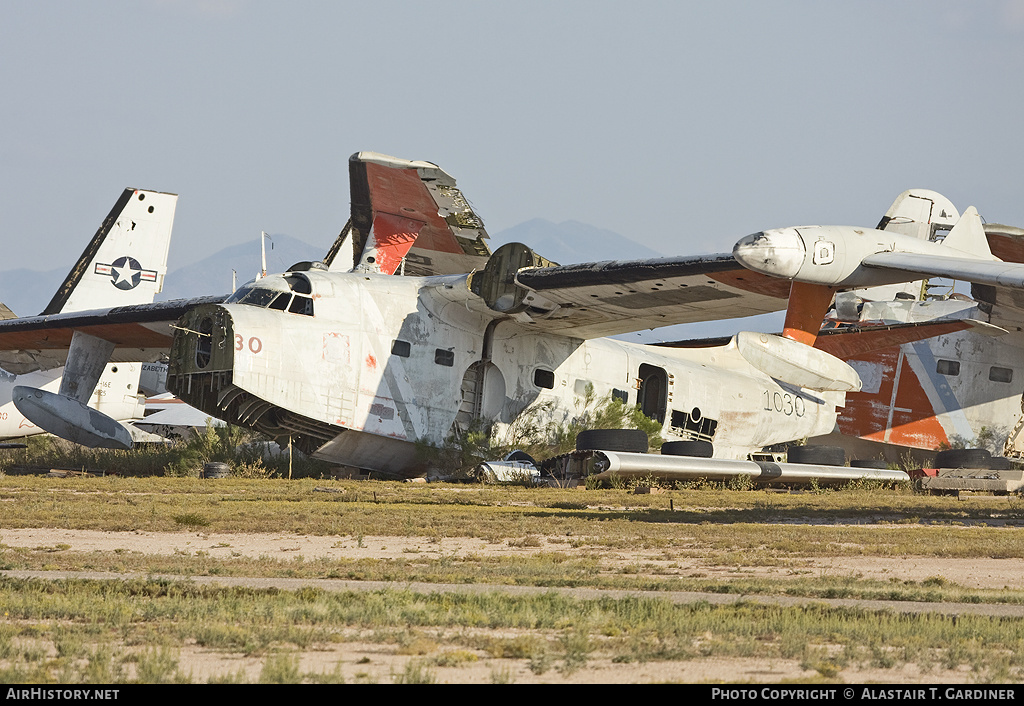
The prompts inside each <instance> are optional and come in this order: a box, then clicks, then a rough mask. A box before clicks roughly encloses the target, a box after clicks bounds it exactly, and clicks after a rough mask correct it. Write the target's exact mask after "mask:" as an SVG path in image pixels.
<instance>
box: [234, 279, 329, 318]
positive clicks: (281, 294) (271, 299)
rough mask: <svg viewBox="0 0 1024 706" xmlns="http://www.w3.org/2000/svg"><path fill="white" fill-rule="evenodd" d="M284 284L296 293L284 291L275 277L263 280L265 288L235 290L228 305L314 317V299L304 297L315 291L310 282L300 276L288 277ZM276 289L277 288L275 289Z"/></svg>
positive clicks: (247, 287) (245, 287)
mask: <svg viewBox="0 0 1024 706" xmlns="http://www.w3.org/2000/svg"><path fill="white" fill-rule="evenodd" d="M283 279H284V283H285V284H287V285H288V287H290V288H291V289H292V291H294V292H295V294H292V292H288V291H282V290H283V287H282V286H281V285H282V281H281V278H280V277H273V278H269V279H265V280H262V282H263V283H264V284H263V286H260V285H258V284H247V285H244V286H242V287H239V288H238V289H237V290H235V293H234V294H232V295H231V296H230V297H228V298H227V301H226V302H225V303H226V304H246V305H248V306H258V307H260V308H261V309H273V310H275V311H288V312H291V313H292V314H302V315H303V316H312V315H313V298H312V297H309V296H303V295H304V294H311V293H312V291H313V288H312V286H311V285H310V283H309V280H308V279H306V278H305V277H301V276H298V275H288V276H286V277H284V278H283ZM268 284H269V285H270V286H267V285H268ZM275 287H276V288H275Z"/></svg>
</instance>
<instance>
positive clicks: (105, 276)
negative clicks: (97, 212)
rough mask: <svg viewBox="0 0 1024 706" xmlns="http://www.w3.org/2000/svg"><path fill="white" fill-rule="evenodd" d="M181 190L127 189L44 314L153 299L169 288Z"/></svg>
mask: <svg viewBox="0 0 1024 706" xmlns="http://www.w3.org/2000/svg"><path fill="white" fill-rule="evenodd" d="M177 202H178V196H177V194H165V193H160V192H158V191H143V190H140V189H125V190H124V193H122V194H121V196H120V198H118V200H117V203H115V204H114V207H113V208H112V209H111V210H110V213H109V214H108V215H107V217H106V218H105V219H103V223H102V224H101V225H100V227H99V230H97V231H96V235H94V236H93V238H92V240H91V241H90V242H89V244H88V245H87V246H86V248H85V251H84V252H83V253H82V255H81V257H79V258H78V262H76V263H75V266H74V267H73V268H71V272H69V273H68V276H67V278H66V279H65V280H64V283H63V284H62V285H61V286H60V288H59V289H58V290H57V293H56V294H55V295H54V296H53V299H52V300H50V303H49V304H48V305H47V306H46V308H45V309H43V311H42V312H41V314H40V315H41V316H46V315H48V314H57V313H60V312H64V311H85V310H88V309H98V308H101V307H111V306H122V305H128V304H148V303H150V302H152V301H153V298H154V297H155V296H156V294H157V293H158V292H159V291H160V290H161V289H162V288H163V283H164V275H165V274H166V273H167V250H168V248H169V247H170V242H171V227H172V225H173V223H174V209H175V206H176V205H177Z"/></svg>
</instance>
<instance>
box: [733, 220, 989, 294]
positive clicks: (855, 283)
mask: <svg viewBox="0 0 1024 706" xmlns="http://www.w3.org/2000/svg"><path fill="white" fill-rule="evenodd" d="M882 252H903V253H915V254H920V255H944V256H947V257H949V256H951V255H955V256H958V257H968V258H976V257H977V255H976V254H972V253H965V252H962V251H959V250H953V249H952V248H950V247H947V246H944V245H942V244H940V243H936V242H931V241H928V240H921V239H919V238H914V237H911V236H908V235H903V234H901V233H894V232H890V231H884V230H875V229H873V228H857V227H854V226H795V227H792V228H778V229H775V230H766V231H762V232H760V233H754V234H752V235H748V236H747V237H745V238H743V239H742V240H740V241H739V242H738V243H736V245H735V246H734V247H733V250H732V254H733V257H735V258H736V260H737V261H738V262H739V263H740V264H742V265H743V266H744V267H747V268H748V269H751V270H754V271H755V272H761V273H763V274H766V275H771V276H773V277H781V278H784V279H789V280H796V281H797V282H806V283H808V284H824V285H827V286H830V287H874V286H878V285H884V284H895V283H897V282H904V281H911V280H914V279H920V275H916V274H909V275H908V273H906V272H902V271H899V270H889V269H879V268H872V267H865V266H864V265H863V264H861V263H862V261H863V260H864V258H866V257H868V256H869V255H874V254H876V253H882Z"/></svg>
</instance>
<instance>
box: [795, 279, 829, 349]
mask: <svg viewBox="0 0 1024 706" xmlns="http://www.w3.org/2000/svg"><path fill="white" fill-rule="evenodd" d="M835 293H836V291H835V290H834V289H832V288H831V287H823V286H822V285H820V284H805V283H804V282H793V284H792V285H791V286H790V289H789V306H788V307H787V308H786V320H785V323H784V324H783V325H782V335H783V336H784V337H785V338H788V339H792V340H794V341H798V342H800V343H803V344H805V345H808V346H813V345H814V341H815V340H816V339H817V338H818V331H819V330H820V329H821V321H822V319H824V318H825V314H826V313H828V308H829V306H830V305H831V304H832V298H833V297H834V296H835Z"/></svg>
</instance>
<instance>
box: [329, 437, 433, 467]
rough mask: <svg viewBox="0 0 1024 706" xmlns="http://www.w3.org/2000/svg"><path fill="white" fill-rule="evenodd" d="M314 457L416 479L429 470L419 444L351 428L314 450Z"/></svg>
mask: <svg viewBox="0 0 1024 706" xmlns="http://www.w3.org/2000/svg"><path fill="white" fill-rule="evenodd" d="M313 458H317V459H320V460H321V461H327V462H328V463H337V464H340V465H342V466H350V467H352V468H359V469H372V470H371V473H372V474H374V475H381V476H385V477H390V478H414V477H416V476H422V475H424V474H425V473H426V472H427V465H426V459H424V458H422V457H421V456H420V454H419V453H418V452H417V448H416V444H414V443H412V442H409V441H403V440H401V439H392V438H390V437H386V436H380V435H378V434H370V433H368V432H362V431H356V430H354V429H347V430H345V431H343V432H341V433H340V434H338V435H337V436H336V437H334V438H333V439H332V440H330V441H328V442H327V443H326V444H324V445H323V446H321V447H320V448H318V449H317V450H316V451H315V452H314V453H313Z"/></svg>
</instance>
